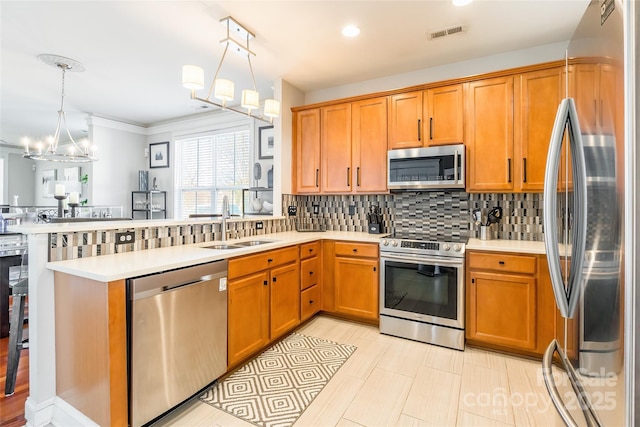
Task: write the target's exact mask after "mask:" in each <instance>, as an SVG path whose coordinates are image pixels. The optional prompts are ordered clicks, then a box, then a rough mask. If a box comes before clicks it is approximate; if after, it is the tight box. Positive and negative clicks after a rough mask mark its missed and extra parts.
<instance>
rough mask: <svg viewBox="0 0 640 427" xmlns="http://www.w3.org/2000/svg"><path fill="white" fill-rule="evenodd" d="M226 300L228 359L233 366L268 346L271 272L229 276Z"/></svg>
mask: <svg viewBox="0 0 640 427" xmlns="http://www.w3.org/2000/svg"><path fill="white" fill-rule="evenodd" d="M227 298H228V300H229V305H228V308H227V309H228V345H227V348H228V356H227V360H228V365H229V366H232V365H234V364H236V363H238V362H240V361H242V360H244V359H246V358H247V357H249V356H250V355H252V354H254V353H256V352H257V351H259V350H260V349H262V348H264V347H265V346H266V345H267V344H268V343H269V273H268V272H266V271H262V272H258V273H255V274H251V275H249V276H244V277H242V278H235V279H232V278H231V276H230V280H229V290H228V294H227Z"/></svg>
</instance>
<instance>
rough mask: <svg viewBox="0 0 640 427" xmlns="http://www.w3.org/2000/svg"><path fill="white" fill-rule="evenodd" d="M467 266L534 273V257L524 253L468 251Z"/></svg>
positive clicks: (478, 268)
mask: <svg viewBox="0 0 640 427" xmlns="http://www.w3.org/2000/svg"><path fill="white" fill-rule="evenodd" d="M468 267H469V268H470V269H476V270H496V271H509V272H511V273H520V274H535V272H536V257H535V256H526V255H509V254H497V253H477V252H469V265H468Z"/></svg>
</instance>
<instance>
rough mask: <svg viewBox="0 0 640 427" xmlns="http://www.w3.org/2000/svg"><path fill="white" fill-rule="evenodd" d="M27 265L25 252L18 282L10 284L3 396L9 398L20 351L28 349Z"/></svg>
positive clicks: (14, 383) (14, 381)
mask: <svg viewBox="0 0 640 427" xmlns="http://www.w3.org/2000/svg"><path fill="white" fill-rule="evenodd" d="M27 264H28V258H27V251H25V252H24V253H23V254H22V264H21V265H20V275H19V276H18V280H16V281H15V282H14V283H10V284H9V286H10V287H11V293H12V295H13V305H12V311H11V319H10V320H9V322H10V326H9V351H8V356H7V379H6V383H5V385H4V395H5V396H11V395H12V394H13V393H14V389H15V386H16V377H17V375H18V362H19V361H20V351H21V350H22V349H25V348H29V342H28V341H29V340H23V339H22V331H23V328H24V303H25V299H26V297H27V295H28V293H29V277H28V275H27V277H23V274H22V271H23V267H25V266H26V265H27Z"/></svg>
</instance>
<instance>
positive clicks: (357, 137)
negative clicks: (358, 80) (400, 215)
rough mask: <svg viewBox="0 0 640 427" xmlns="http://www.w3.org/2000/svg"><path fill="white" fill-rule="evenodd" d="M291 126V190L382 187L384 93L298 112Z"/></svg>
mask: <svg viewBox="0 0 640 427" xmlns="http://www.w3.org/2000/svg"><path fill="white" fill-rule="evenodd" d="M295 125H296V133H295V135H296V141H295V142H294V149H295V158H296V162H295V173H294V177H295V181H296V185H295V189H296V192H297V193H324V194H341V193H383V192H386V191H387V174H386V161H387V98H386V97H380V98H372V99H366V100H363V101H357V102H353V103H341V104H335V105H329V106H325V107H322V108H316V109H311V110H303V111H298V112H296V113H295ZM316 159H318V161H316Z"/></svg>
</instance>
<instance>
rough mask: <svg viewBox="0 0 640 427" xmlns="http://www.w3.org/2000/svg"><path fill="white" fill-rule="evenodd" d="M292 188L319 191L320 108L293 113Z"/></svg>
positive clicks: (307, 191) (302, 190) (301, 190)
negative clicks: (293, 183)
mask: <svg viewBox="0 0 640 427" xmlns="http://www.w3.org/2000/svg"><path fill="white" fill-rule="evenodd" d="M293 125H294V135H295V139H294V146H293V150H294V153H293V155H294V160H295V165H294V176H293V177H294V182H295V185H294V188H295V190H296V193H319V192H320V109H319V108H314V109H311V110H304V111H298V112H297V113H296V114H295V115H294V122H293Z"/></svg>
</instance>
